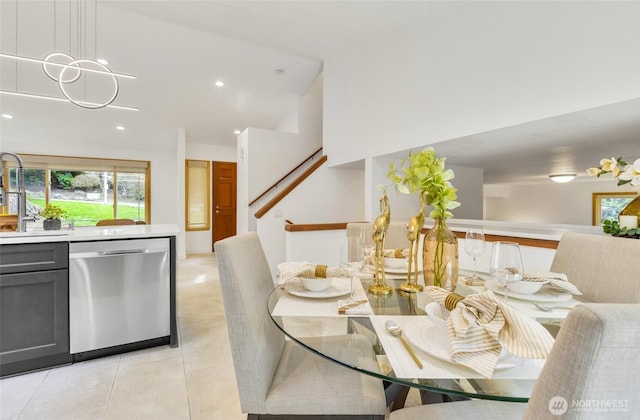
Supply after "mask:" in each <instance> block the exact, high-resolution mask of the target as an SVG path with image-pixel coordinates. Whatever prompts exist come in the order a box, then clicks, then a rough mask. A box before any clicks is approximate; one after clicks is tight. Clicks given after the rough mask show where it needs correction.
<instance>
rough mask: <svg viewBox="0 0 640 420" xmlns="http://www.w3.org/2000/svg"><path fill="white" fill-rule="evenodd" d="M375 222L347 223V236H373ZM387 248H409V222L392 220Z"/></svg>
mask: <svg viewBox="0 0 640 420" xmlns="http://www.w3.org/2000/svg"><path fill="white" fill-rule="evenodd" d="M372 229H373V224H372V223H367V222H354V223H347V236H355V237H360V235H367V236H369V237H371V235H372ZM384 246H385V248H386V249H405V248H409V239H407V223H406V222H391V223H389V228H388V229H387V238H386V242H385V245H384Z"/></svg>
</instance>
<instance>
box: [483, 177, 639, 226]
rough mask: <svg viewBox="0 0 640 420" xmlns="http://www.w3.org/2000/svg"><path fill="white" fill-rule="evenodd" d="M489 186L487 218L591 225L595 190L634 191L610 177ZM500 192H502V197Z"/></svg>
mask: <svg viewBox="0 0 640 420" xmlns="http://www.w3.org/2000/svg"><path fill="white" fill-rule="evenodd" d="M500 186H501V187H502V188H501V190H500V193H499V194H497V193H493V194H492V193H491V191H496V189H495V186H494V185H491V186H488V188H487V189H488V191H489V194H491V195H493V197H491V196H487V197H486V198H485V208H486V213H485V219H487V220H501V221H507V222H529V223H546V224H549V223H554V224H573V225H591V221H592V205H591V204H592V194H593V193H594V192H623V191H632V190H631V189H630V188H628V187H627V188H625V187H617V186H616V182H615V181H613V180H611V179H605V178H601V179H598V180H595V179H593V178H588V179H576V180H574V181H572V182H569V183H566V184H556V183H553V182H552V181H550V180H549V181H548V182H547V183H544V184H512V185H500ZM498 195H502V196H501V197H500V196H498Z"/></svg>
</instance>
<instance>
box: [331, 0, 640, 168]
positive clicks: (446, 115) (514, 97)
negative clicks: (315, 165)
mask: <svg viewBox="0 0 640 420" xmlns="http://www.w3.org/2000/svg"><path fill="white" fill-rule="evenodd" d="M639 15H640V4H639V3H637V2H440V3H438V2H434V3H433V14H432V15H431V16H429V17H426V18H425V21H424V22H423V23H422V24H421V25H420V27H418V28H412V29H411V30H408V31H407V32H406V33H404V34H400V35H398V36H395V37H389V38H386V39H384V40H383V41H377V42H372V43H371V44H367V45H363V46H361V48H359V49H358V50H351V51H348V52H346V53H345V54H343V55H340V56H335V57H329V58H327V59H326V60H325V63H324V87H325V91H324V127H323V129H324V146H325V152H326V154H328V155H329V156H333V157H335V158H336V159H337V162H336V164H340V163H344V162H353V161H359V160H361V159H362V158H363V157H364V158H366V157H368V156H379V155H384V154H386V153H389V152H394V151H398V150H405V149H410V148H414V149H415V148H417V147H421V146H424V145H428V144H432V143H434V142H438V141H444V140H449V139H455V138H458V137H461V136H465V135H469V134H473V133H479V132H484V131H488V130H493V129H496V128H500V127H505V126H510V125H516V124H519V123H523V122H527V121H533V120H538V119H542V118H547V117H550V116H554V115H560V114H565V113H569V112H573V111H576V110H582V109H588V108H592V107H595V106H601V105H603V104H609V103H615V102H618V101H624V100H629V99H634V98H637V97H639V96H640V84H638V74H640V73H639V72H640V54H638V49H637V46H636V45H635V43H634V42H631V41H630V40H632V39H634V40H635V39H640V25H638V16H639ZM505 34H509V35H508V36H505ZM551 98H552V99H551ZM514 141H517V139H515V140H514Z"/></svg>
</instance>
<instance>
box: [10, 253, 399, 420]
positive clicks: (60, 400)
mask: <svg viewBox="0 0 640 420" xmlns="http://www.w3.org/2000/svg"><path fill="white" fill-rule="evenodd" d="M177 273H178V276H177V277H178V278H177V293H178V331H179V335H180V346H179V347H177V348H170V347H168V346H161V347H156V348H152V349H146V350H141V351H136V352H131V353H125V354H122V355H116V356H111V357H107V358H102V359H95V360H89V361H86V362H81V363H76V364H73V365H71V366H64V367H60V368H55V369H49V370H45V371H40V372H35V373H30V374H25V375H20V376H16V377H12V378H6V379H2V380H0V419H1V420H8V419H20V420H27V419H34V420H41V419H47V420H49V419H55V420H66V419H88V420H89V419H91V420H93V419H154V420H156V419H170V420H178V419H194V420H196V419H213V420H217V419H220V420H223V419H224V420H235V419H245V418H246V415H244V414H242V413H241V411H240V403H239V400H238V394H237V389H236V383H235V376H234V372H233V362H232V359H231V352H230V349H229V342H228V338H227V330H226V323H225V319H224V309H223V307H222V297H221V293H220V285H219V278H218V270H217V265H216V260H215V256H214V255H213V254H198V255H190V256H189V257H188V258H187V259H186V260H181V261H178V270H177ZM410 400H411V399H410ZM407 405H411V404H410V403H409V401H408V404H407Z"/></svg>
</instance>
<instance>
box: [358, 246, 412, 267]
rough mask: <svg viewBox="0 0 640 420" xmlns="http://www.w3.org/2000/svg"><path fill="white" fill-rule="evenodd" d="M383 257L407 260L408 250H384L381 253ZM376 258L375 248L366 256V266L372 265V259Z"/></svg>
mask: <svg viewBox="0 0 640 420" xmlns="http://www.w3.org/2000/svg"><path fill="white" fill-rule="evenodd" d="M382 253H383V256H384V257H388V258H407V257H408V256H409V248H404V249H400V248H398V249H385V250H384V251H382ZM375 256H376V250H375V248H374V249H373V250H372V251H371V252H369V255H368V256H367V264H373V258H374V257H375Z"/></svg>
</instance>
